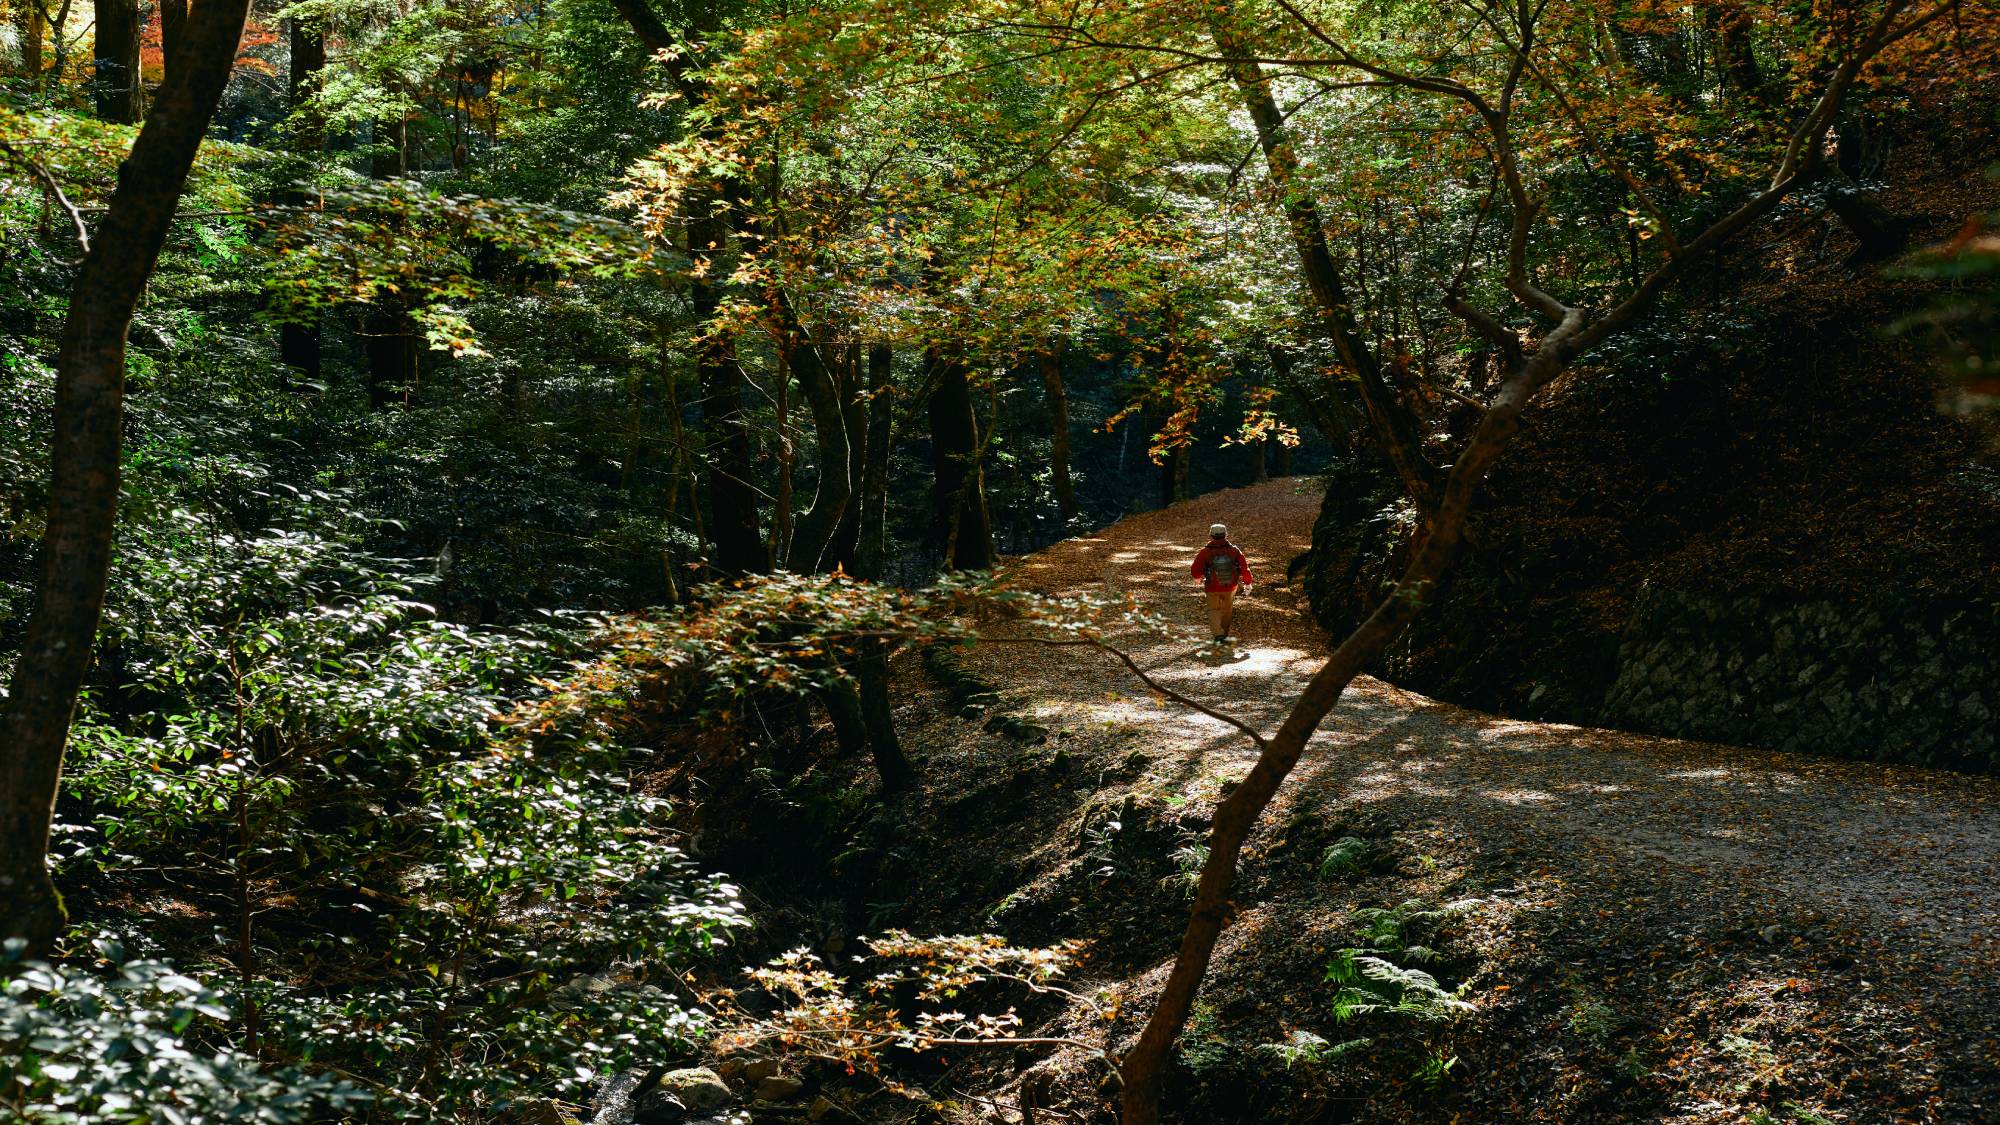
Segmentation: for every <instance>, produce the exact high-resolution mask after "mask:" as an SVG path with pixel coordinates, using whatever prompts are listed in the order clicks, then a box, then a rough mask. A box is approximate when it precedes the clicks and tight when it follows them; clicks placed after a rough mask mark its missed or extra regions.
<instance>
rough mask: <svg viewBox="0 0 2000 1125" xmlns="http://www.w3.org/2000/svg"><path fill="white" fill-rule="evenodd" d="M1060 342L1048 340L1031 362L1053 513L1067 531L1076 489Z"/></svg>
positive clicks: (1074, 509)
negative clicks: (1044, 416) (1044, 417)
mask: <svg viewBox="0 0 2000 1125" xmlns="http://www.w3.org/2000/svg"><path fill="white" fill-rule="evenodd" d="M1063 345H1064V341H1063V338H1062V337H1060V336H1050V337H1049V339H1048V343H1047V344H1045V345H1044V346H1043V347H1042V350H1041V351H1039V352H1037V353H1035V362H1036V364H1037V366H1039V367H1040V368H1041V372H1042V396H1043V398H1044V399H1045V400H1046V401H1047V402H1048V407H1049V475H1050V478H1051V480H1052V481H1053V483H1054V485H1055V493H1056V513H1057V514H1058V515H1060V516H1061V517H1062V521H1063V526H1065V527H1068V526H1069V525H1070V524H1071V523H1072V522H1074V521H1075V519H1076V517H1077V507H1076V486H1075V485H1074V484H1072V483H1071V482H1070V479H1069V393H1068V391H1067V390H1066V389H1065V388H1064V387H1063V375H1062V357H1063V352H1064V350H1065V349H1064V346H1063Z"/></svg>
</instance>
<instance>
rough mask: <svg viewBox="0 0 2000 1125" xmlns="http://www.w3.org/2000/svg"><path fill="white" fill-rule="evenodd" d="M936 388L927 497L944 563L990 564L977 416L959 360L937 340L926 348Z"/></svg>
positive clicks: (956, 565)
mask: <svg viewBox="0 0 2000 1125" xmlns="http://www.w3.org/2000/svg"><path fill="white" fill-rule="evenodd" d="M929 361H930V365H931V371H932V373H933V376H934V379H933V381H934V382H935V383H936V388H935V389H934V390H933V391H932V392H931V403H930V413H931V466H932V471H933V473H934V474H935V484H934V487H933V494H932V500H933V505H934V508H935V511H936V515H937V532H938V538H939V540H940V541H941V542H942V543H943V544H944V549H945V565H946V566H947V567H949V568H950V569H953V570H991V569H992V568H993V526H992V524H991V523H990V522H989V521H988V518H987V514H986V494H985V493H986V488H985V481H984V480H983V479H982V478H983V474H981V472H980V468H979V420H978V417H977V416H976V415H975V414H974V413H973V409H972V384H971V383H970V382H968V381H967V379H966V370H965V361H964V360H962V359H960V358H958V357H957V356H956V355H953V354H951V353H950V352H949V351H947V350H946V348H945V347H944V346H942V345H934V346H933V347H932V348H931V349H930V353H929Z"/></svg>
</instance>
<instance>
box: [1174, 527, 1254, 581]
mask: <svg viewBox="0 0 2000 1125" xmlns="http://www.w3.org/2000/svg"><path fill="white" fill-rule="evenodd" d="M1224 552H1227V553H1229V554H1231V555H1234V556H1236V581H1235V582H1233V583H1231V582H1217V581H1214V580H1213V579H1211V578H1209V576H1208V560H1210V559H1212V558H1214V557H1215V556H1216V555H1218V554H1222V553H1224ZM1188 573H1189V574H1190V575H1192V576H1194V577H1196V578H1199V579H1201V588H1202V589H1204V590H1207V591H1208V592H1209V593H1215V592H1216V591H1218V590H1233V589H1235V588H1236V587H1238V586H1248V585H1250V584H1251V583H1252V582H1255V581H1256V579H1255V578H1253V577H1251V575H1250V560H1249V559H1246V558H1244V557H1243V552H1241V551H1239V550H1237V549H1236V544H1234V543H1231V542H1230V541H1229V540H1227V539H1211V540H1209V542H1208V546H1206V547H1203V548H1202V549H1201V550H1200V551H1199V552H1197V553H1196V554H1195V556H1194V565H1193V566H1190V567H1188Z"/></svg>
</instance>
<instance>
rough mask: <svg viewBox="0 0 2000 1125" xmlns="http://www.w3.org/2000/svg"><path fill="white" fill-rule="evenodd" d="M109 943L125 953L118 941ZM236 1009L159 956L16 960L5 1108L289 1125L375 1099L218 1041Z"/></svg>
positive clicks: (43, 1117)
mask: <svg viewBox="0 0 2000 1125" xmlns="http://www.w3.org/2000/svg"><path fill="white" fill-rule="evenodd" d="M100 951H101V952H102V953H103V954H104V956H105V957H107V958H109V959H110V960H111V961H112V962H116V961H117V960H118V959H119V957H120V956H121V953H120V951H119V949H118V947H117V945H116V943H111V942H106V943H101V950H100ZM230 1017H231V1013H230V1010H229V1008H228V1006H227V1005H226V1003H225V1001H224V1000H223V998H222V996H221V995H220V994H218V993H217V992H216V991H214V990H213V989H212V988H210V987H209V986H207V985H205V984H203V983H202V982H200V981H197V980H195V979H193V978H190V977H186V976H183V975H181V974H179V973H177V972H174V971H173V969H172V968H171V967H170V966H168V965H166V964H164V963H162V962H159V961H144V960H142V961H126V962H124V963H123V964H114V965H113V966H112V967H111V968H110V969H109V971H106V972H90V971H79V970H74V969H69V968H57V967H55V966H51V965H47V964H42V963H29V964H25V965H18V966H15V967H14V968H13V971H12V972H11V973H10V974H9V975H8V976H7V977H6V979H5V982H4V986H0V1109H4V1110H6V1111H8V1113H9V1114H10V1115H11V1116H12V1117H14V1119H16V1120H24V1121H43V1122H49V1123H51V1125H62V1123H75V1125H85V1123H88V1122H99V1121H161V1122H173V1123H177V1125H222V1123H224V1122H234V1121H250V1122H260V1123H263V1125H288V1123H290V1122H306V1121H316V1120H324V1119H325V1118H326V1115H327V1114H329V1113H338V1112H341V1111H343V1110H352V1109H355V1108H358V1107H359V1106H360V1105H361V1104H362V1103H363V1102H365V1101H366V1100H367V1098H366V1097H365V1095H364V1094H363V1092H362V1091H360V1090H359V1089H357V1088H356V1087H354V1086H353V1085H352V1084H349V1083H345V1082H338V1081H334V1080H332V1079H328V1078H324V1077H316V1076H311V1075H307V1074H305V1073H302V1072H301V1071H299V1070H297V1069H295V1068H290V1067H283V1068H271V1067H267V1066H265V1065H264V1064H263V1063H262V1061H261V1060H259V1059H257V1058H255V1057H252V1056H250V1055H246V1054H243V1053H240V1052H238V1051H236V1050H233V1049H231V1048H229V1047H227V1046H223V1047H219V1048H218V1047H217V1046H216V1045H215V1043H214V1041H213V1040H214V1039H215V1035H214V1033H215V1031H216V1030H217V1028H218V1025H220V1024H221V1023H222V1022H223V1021H227V1020H229V1019H230Z"/></svg>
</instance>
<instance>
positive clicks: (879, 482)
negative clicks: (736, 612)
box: [854, 344, 917, 792]
mask: <svg viewBox="0 0 2000 1125" xmlns="http://www.w3.org/2000/svg"><path fill="white" fill-rule="evenodd" d="M894 361H895V356H894V354H893V353H891V352H890V351H889V345H887V344H875V345H872V346H871V347H869V349H868V431H867V442H866V454H867V455H866V456H865V457H864V458H863V459H862V462H861V473H860V482H861V486H860V490H861V495H860V496H859V498H858V503H857V505H856V506H857V508H858V509H859V510H858V511H857V512H856V513H855V523H856V538H855V544H854V576H855V577H856V578H862V579H866V580H867V581H870V582H880V581H881V580H882V573H883V570H884V568H885V566H886V564H887V561H888V535H887V528H886V527H885V526H884V525H885V523H886V516H887V509H888V502H889V453H890V449H891V444H890V443H891V440H892V438H893V432H892V431H893V423H894V421H895V405H896V397H895V374H896V372H895V362H894ZM854 675H855V679H856V680H858V681H859V687H860V694H861V721H862V722H863V724H865V725H866V727H867V730H868V748H869V752H870V753H872V754H873V755H874V756H875V769H876V771H877V772H879V773H880V774H881V775H882V789H883V791H884V792H894V791H896V790H898V789H904V788H907V787H908V786H909V785H910V783H911V782H912V781H914V780H915V779H916V774H917V771H916V768H915V767H914V766H912V765H911V764H910V759H909V757H908V756H907V755H905V754H904V753H903V745H902V741H901V740H900V739H899V738H897V736H896V717H895V711H894V708H893V707H892V706H891V705H890V702H889V659H888V657H887V656H885V655H884V654H883V651H882V644H881V642H879V641H864V642H863V648H862V656H861V659H860V661H859V662H858V663H857V664H856V665H855V669H854Z"/></svg>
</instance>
